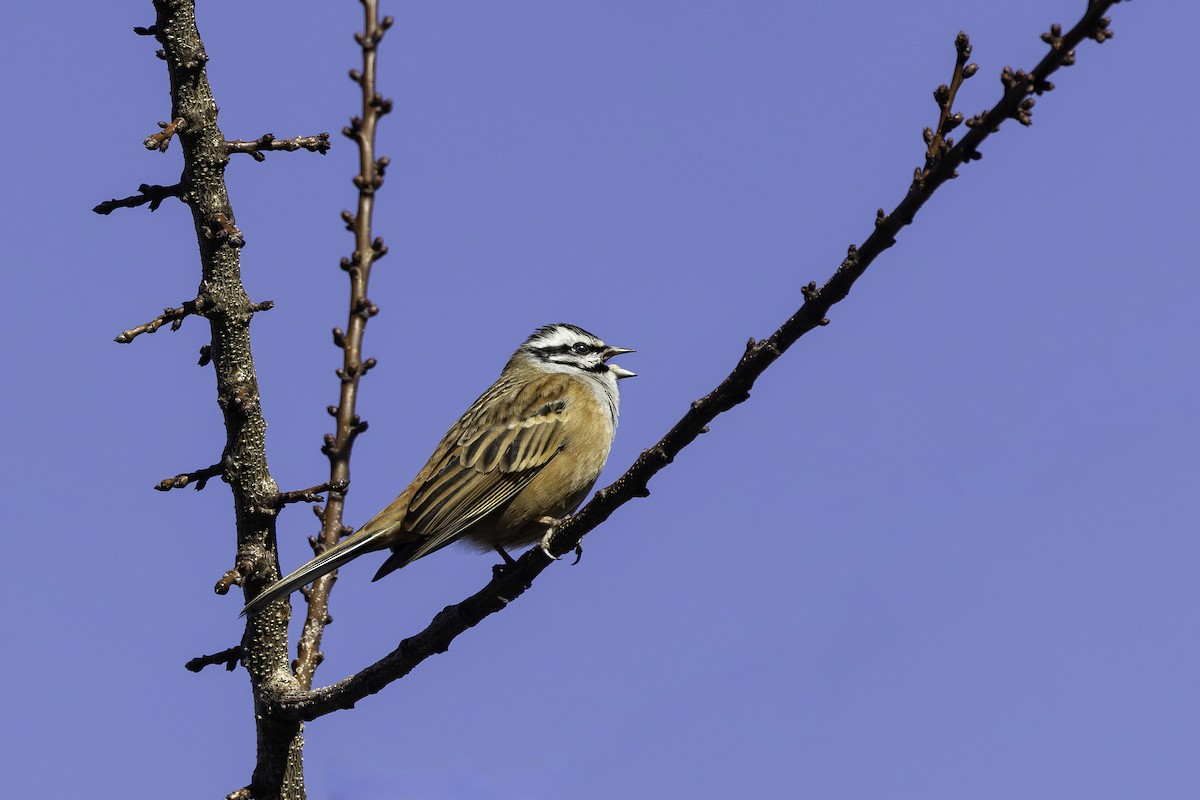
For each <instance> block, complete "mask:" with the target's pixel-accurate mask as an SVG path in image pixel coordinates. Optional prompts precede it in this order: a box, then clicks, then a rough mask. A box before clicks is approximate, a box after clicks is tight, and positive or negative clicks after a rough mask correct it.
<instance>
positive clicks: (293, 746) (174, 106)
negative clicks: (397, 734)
mask: <svg viewBox="0 0 1200 800" xmlns="http://www.w3.org/2000/svg"><path fill="white" fill-rule="evenodd" d="M154 8H155V11H156V14H157V17H156V20H155V23H154V27H153V29H152V31H153V34H154V36H155V38H156V39H157V40H158V43H159V44H160V45H161V47H162V50H161V51H159V54H160V56H161V57H162V59H163V60H164V61H165V62H166V65H167V72H168V75H169V78H170V84H171V119H172V120H175V119H181V120H183V123H184V124H180V125H176V126H175V136H176V138H177V139H178V140H179V144H180V150H181V152H182V156H183V175H182V178H181V180H180V184H179V186H178V187H174V188H173V189H172V190H171V194H172V195H178V196H180V197H181V199H183V200H184V202H185V203H187V205H188V207H189V209H190V210H191V212H192V222H193V226H194V228H195V231H196V241H197V244H198V246H199V251H200V264H201V279H200V286H199V289H198V291H197V293H196V296H197V301H198V302H202V304H203V308H204V314H205V317H206V318H207V319H208V322H209V327H210V330H211V333H212V341H211V344H210V345H209V347H208V348H207V350H205V351H203V352H202V356H201V360H202V361H210V362H211V363H212V365H213V368H214V371H215V375H216V386H217V403H218V406H219V408H220V410H221V414H222V417H223V420H224V424H225V431H226V440H225V448H224V452H223V454H222V459H221V467H222V474H223V476H224V479H225V481H226V482H227V483H228V484H229V487H230V490H231V492H232V495H233V505H234V516H235V521H236V526H237V554H236V558H235V562H236V563H237V564H238V567H237V568H236V571H237V572H238V577H239V578H241V579H242V580H241V583H242V585H243V587H244V590H245V591H246V592H248V593H250V594H251V595H254V594H257V593H258V592H260V591H261V590H262V589H263V588H265V587H266V586H267V585H269V584H270V583H271V582H272V581H274V580H276V579H277V578H278V577H279V574H280V573H279V565H278V556H277V554H276V551H275V521H276V515H277V513H278V509H277V506H276V498H278V496H279V489H278V487H277V486H276V484H275V480H274V479H273V478H272V477H271V472H270V470H269V468H268V467H267V459H266V450H265V443H264V439H265V433H266V421H265V419H264V418H263V413H262V407H261V401H260V397H259V389H258V380H257V377H256V372H255V367H254V356H253V352H252V350H251V346H250V318H251V316H252V315H253V313H254V311H255V310H261V309H262V308H263V306H261V305H260V306H257V307H256V306H255V305H254V304H252V303H251V302H250V299H249V297H247V296H246V291H245V289H244V288H243V285H242V278H241V262H240V249H241V247H243V246H244V245H245V237H244V236H243V235H242V232H241V231H240V230H239V229H238V227H237V225H236V217H235V216H234V213H233V208H232V205H231V204H230V202H229V194H228V190H227V188H226V185H225V167H226V165H227V164H228V162H229V154H228V150H227V146H226V139H225V136H224V135H223V134H222V132H221V129H220V127H219V126H218V124H217V104H216V101H215V99H214V98H213V94H212V88H211V87H210V85H209V82H208V76H207V72H206V67H205V65H206V63H207V62H208V55H207V53H206V52H205V49H204V43H203V41H201V39H200V34H199V31H198V30H197V29H196V18H195V7H194V2H193V0H154ZM143 193H144V194H145V193H146V190H145V188H143ZM97 210H100V209H99V208H98V209H97ZM215 466H216V465H214V468H215ZM243 568H245V569H243ZM219 585H220V584H218V586H219ZM242 647H243V653H242V655H241V661H242V663H243V664H244V665H245V667H246V671H247V672H248V673H249V675H250V684H251V689H252V692H253V695H254V698H255V707H256V713H255V716H254V718H255V725H256V732H257V740H258V759H257V763H256V766H255V770H254V775H253V777H252V779H251V782H250V786H251V788H252V790H253V791H252V794H253V795H254V796H255V797H259V798H275V797H280V798H302V797H303V796H304V773H303V767H302V760H301V759H302V754H303V746H304V739H303V729H302V727H301V726H300V725H298V724H294V723H289V722H287V721H279V720H267V719H265V718H264V717H263V715H262V714H261V713H260V712H259V706H260V705H261V698H262V697H263V695H264V693H267V694H270V693H272V692H271V690H268V689H266V688H264V687H269V686H272V685H274V684H276V683H278V682H281V681H282V682H285V683H287V682H292V681H293V679H292V676H291V670H290V667H289V664H288V641H287V612H286V609H282V608H280V609H275V610H273V611H270V612H267V613H263V614H259V615H257V616H256V617H254V618H253V619H252V620H249V621H248V624H247V630H246V633H245V635H244V637H243V640H242Z"/></svg>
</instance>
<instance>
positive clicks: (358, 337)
mask: <svg viewBox="0 0 1200 800" xmlns="http://www.w3.org/2000/svg"><path fill="white" fill-rule="evenodd" d="M362 5H363V32H362V33H358V34H355V40H356V41H357V42H358V43H359V46H360V47H361V48H362V70H361V71H359V70H351V71H350V78H351V79H352V80H353V81H354V82H355V83H357V84H358V85H359V88H360V89H361V97H362V116H361V117H354V118H353V119H352V120H351V121H350V126H349V127H347V128H345V129H344V130H343V131H342V132H343V133H344V134H345V135H346V136H347V137H348V138H350V139H352V140H354V143H355V144H356V145H357V146H358V163H359V171H358V174H357V175H356V176H355V177H354V185H355V186H357V187H358V206H357V213H355V214H351V213H350V212H349V211H343V212H342V220H343V221H344V222H345V223H346V227H347V229H348V230H349V231H350V232H351V233H352V234H354V252H353V253H352V254H351V256H350V257H349V258H343V259H342V261H341V267H342V269H343V270H345V271H346V273H347V275H348V276H349V278H350V310H349V316H348V319H347V323H346V330H345V332H343V331H342V329H341V328H334V331H333V341H334V344H335V345H336V346H337V347H339V348H340V349H341V351H342V366H341V367H340V368H339V369H338V370H337V375H338V378H339V380H340V391H339V395H338V404H337V406H336V407H334V406H330V407H329V413H330V414H331V415H332V416H333V417H334V420H335V423H334V433H332V434H327V435H326V436H325V442H324V445H323V446H322V448H321V452H323V453H324V454H325V455H326V457H327V458H328V459H329V483H331V484H338V485H341V486H342V487H343V488H342V489H341V490H335V491H332V492H330V495H329V502H328V503H327V504H326V506H325V510H324V512H323V513H322V514H321V515H320V519H321V522H322V525H321V533H320V534H319V536H318V537H317V539H316V541H315V542H314V545H313V549H314V550H315V551H317V552H324V551H325V550H327V549H328V548H330V547H332V546H333V545H335V544H337V541H338V539H339V538H340V537H341V536H343V535H345V533H348V532H349V529H348V528H346V527H345V526H344V525H343V524H342V512H343V510H344V508H345V494H344V492H345V488H344V487H346V486H348V485H349V483H350V456H351V453H352V451H353V449H354V442H355V440H356V439H357V438H358V435H359V434H360V433H362V432H363V431H365V430H366V429H367V423H366V422H365V421H363V420H361V419H359V416H358V413H357V411H356V409H357V404H358V386H359V381H360V380H361V379H362V377H363V376H364V375H366V374H367V371H368V370H370V369H371V368H372V367H374V366H375V359H373V358H368V359H365V360H364V359H363V356H362V343H363V335H364V333H365V331H366V327H367V321H368V320H369V319H370V318H371V317H373V316H375V314H377V313H379V308H378V307H377V306H376V305H375V304H374V303H372V302H371V301H370V300H369V299H367V287H368V285H369V283H370V279H371V267H372V266H373V265H374V263H375V262H376V261H378V260H379V259H380V258H382V257H383V256H384V255H385V254H386V253H387V248H386V247H384V244H383V240H382V239H380V238H374V239H373V238H372V236H371V222H372V215H373V212H374V207H375V192H376V191H377V190H378V189H379V188H380V187H381V186H382V185H383V175H384V171H385V170H386V169H387V164H388V161H387V159H386V158H380V159H378V160H377V159H376V158H375V134H376V129H377V126H378V123H379V119H380V118H381V117H382V116H383V115H384V114H386V113H388V112H389V111H390V110H391V107H392V104H391V101H390V100H384V99H383V98H381V97H380V95H379V94H378V93H377V92H376V91H375V80H376V67H375V62H376V48H377V46H378V44H379V41H380V40H381V39H382V38H383V35H384V33H385V32H386V31H387V29H388V28H390V27H391V26H392V18H391V17H384V18H383V19H380V18H379V4H378V2H377V0H362ZM336 580H337V571H336V570H335V571H334V572H332V573H330V574H328V575H324V576H322V577H320V578H318V579H317V580H316V581H315V582H314V583H313V585H312V588H310V589H309V590H308V591H307V592H306V593H305V594H304V598H305V600H306V602H307V604H308V609H307V611H306V613H305V618H304V627H303V629H302V630H301V632H300V640H299V642H298V643H297V646H296V663H295V674H296V681H297V683H298V684H299V686H300V687H302V688H303V689H308V688H309V687H310V686H312V681H313V674H314V673H315V672H316V669H317V666H318V665H319V664H320V663H321V661H322V660H323V659H324V656H323V655H322V654H321V639H322V637H323V636H324V633H325V626H326V625H328V624H329V623H330V622H331V621H332V618H331V617H330V616H329V593H330V591H331V590H332V589H333V584H334V582H335V581H336Z"/></svg>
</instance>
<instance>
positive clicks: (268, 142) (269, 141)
mask: <svg viewBox="0 0 1200 800" xmlns="http://www.w3.org/2000/svg"><path fill="white" fill-rule="evenodd" d="M332 146H333V145H332V144H331V143H330V141H329V134H328V133H318V134H317V135H316V136H296V137H294V138H291V139H276V138H275V134H273V133H264V134H263V135H262V136H260V137H258V138H257V139H254V140H252V141H243V140H241V139H234V140H233V141H231V142H226V143H225V149H226V151H227V152H228V153H230V154H231V155H232V154H233V153H245V154H246V155H248V156H250V157H251V158H253V159H254V160H255V161H266V160H267V157H266V155H265V154H266V152H267V151H269V150H284V151H288V152H292V151H295V150H308V151H309V152H310V153H320V154H321V155H325V154H326V153H327V152H329V148H330V147H332Z"/></svg>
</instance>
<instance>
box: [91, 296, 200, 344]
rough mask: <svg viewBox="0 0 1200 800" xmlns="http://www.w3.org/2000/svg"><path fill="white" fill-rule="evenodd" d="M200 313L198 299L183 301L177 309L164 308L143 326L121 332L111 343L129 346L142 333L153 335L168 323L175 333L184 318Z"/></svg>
mask: <svg viewBox="0 0 1200 800" xmlns="http://www.w3.org/2000/svg"><path fill="white" fill-rule="evenodd" d="M202 313H203V311H202V306H201V300H200V299H199V298H197V299H195V300H185V301H184V303H183V305H181V306H180V307H179V308H164V309H163V313H161V314H159V315H158V316H157V317H155V318H154V319H152V320H150V321H149V322H147V323H145V324H144V325H138V326H137V327H136V328H130V329H129V330H127V331H122V332H121V333H120V334H118V335H117V336H116V337H114V338H113V341H114V342H116V343H117V344H129V343H130V342H132V341H133V340H134V339H136V338H137V337H139V336H141V335H142V334H143V333H154V332H155V331H156V330H158V329H159V328H161V327H162V326H163V325H166V324H167V323H168V322H169V323H171V330H173V331H177V330H179V326H181V325H183V319H184V317H187V316H189V315H191V314H202Z"/></svg>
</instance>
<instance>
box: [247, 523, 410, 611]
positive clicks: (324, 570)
mask: <svg viewBox="0 0 1200 800" xmlns="http://www.w3.org/2000/svg"><path fill="white" fill-rule="evenodd" d="M383 533H384V531H381V530H369V526H367V525H364V526H363V527H362V528H361V529H360V530H359V531H358V532H357V533H354V534H352V535H350V536H347V537H346V538H345V539H342V540H341V541H340V542H338V543H337V544H335V545H334V546H333V547H331V548H329V549H328V550H326V551H325V552H324V553H322V554H321V555H319V556H317V557H316V558H314V559H313V560H312V561H309V562H308V563H307V564H305V565H304V566H302V567H300V568H299V569H297V570H296V571H295V572H293V573H291V574H290V575H287V576H285V577H283V578H280V579H279V580H277V581H276V582H275V583H273V584H271V585H270V586H268V587H267V588H266V589H265V590H264V591H263V592H262V593H261V594H259V596H258V597H256V598H254V599H253V600H251V601H250V602H249V603H247V604H246V607H245V608H243V609H242V616H246V615H247V614H257V613H258V612H259V611H262V610H263V609H264V608H266V607H267V605H269V604H270V603H273V602H274V601H276V600H278V599H279V598H281V597H285V596H287V595H289V594H291V593H292V592H294V591H296V590H297V589H299V588H300V587H301V586H304V585H305V584H308V583H312V582H313V581H315V580H316V579H317V578H319V577H321V576H322V575H327V574H329V573H330V572H333V571H334V570H335V569H337V568H338V567H340V566H341V565H342V564H345V563H346V562H347V561H350V560H351V559H354V558H357V557H358V556H360V555H362V554H363V553H370V552H372V551H374V550H383V549H384V548H386V547H387V543H386V541H384V536H383Z"/></svg>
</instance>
